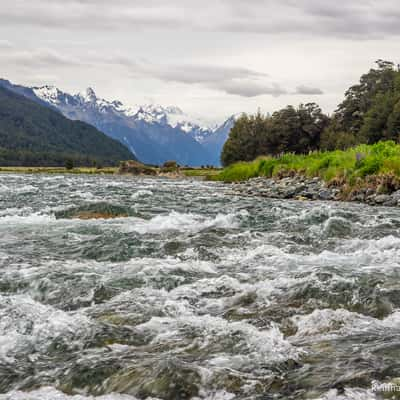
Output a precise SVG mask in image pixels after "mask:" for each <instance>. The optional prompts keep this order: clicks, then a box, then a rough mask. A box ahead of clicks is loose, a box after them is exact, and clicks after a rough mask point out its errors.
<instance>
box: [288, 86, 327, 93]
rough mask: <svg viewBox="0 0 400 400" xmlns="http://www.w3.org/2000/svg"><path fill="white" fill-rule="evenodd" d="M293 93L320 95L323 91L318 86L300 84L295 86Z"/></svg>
mask: <svg viewBox="0 0 400 400" xmlns="http://www.w3.org/2000/svg"><path fill="white" fill-rule="evenodd" d="M295 94H307V95H321V94H324V92H323V91H322V90H321V89H319V88H314V87H310V86H305V85H300V86H297V87H296V92H295Z"/></svg>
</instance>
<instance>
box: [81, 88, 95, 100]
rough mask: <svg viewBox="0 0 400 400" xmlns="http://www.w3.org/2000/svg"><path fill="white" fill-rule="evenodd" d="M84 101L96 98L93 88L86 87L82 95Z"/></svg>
mask: <svg viewBox="0 0 400 400" xmlns="http://www.w3.org/2000/svg"><path fill="white" fill-rule="evenodd" d="M82 97H83V98H84V99H85V101H87V102H94V101H96V100H97V96H96V92H95V91H94V90H93V88H91V87H88V88H87V89H86V91H85V94H84V95H83V96H82Z"/></svg>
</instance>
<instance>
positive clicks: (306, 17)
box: [0, 0, 400, 39]
mask: <svg viewBox="0 0 400 400" xmlns="http://www.w3.org/2000/svg"><path fill="white" fill-rule="evenodd" d="M3 1H4V2H5V4H2V7H1V10H0V24H1V25H15V24H24V25H25V24H31V25H35V26H40V27H44V28H49V27H51V28H52V29H60V28H64V29H70V28H74V29H79V30H81V31H86V30H99V29H105V28H113V29H125V30H127V29H128V30H132V32H135V30H137V29H147V30H149V29H152V30H154V29H158V30H159V29H170V30H176V29H189V30H197V31H226V32H235V33H260V34H270V35H272V34H273V35H277V34H296V35H314V36H315V35H316V36H323V37H325V36H336V37H344V38H346V37H349V38H358V39H366V38H381V37H382V38H383V37H385V36H386V35H399V34H400V16H399V13H398V12H396V9H398V3H397V1H396V0H380V1H379V2H376V1H368V0H351V1H347V2H323V1H321V0H296V1H295V0H281V1H278V0H253V1H251V2H243V0H240V1H239V0H218V1H213V2H210V6H209V7H207V6H204V3H203V4H200V3H199V2H198V1H197V0H196V1H195V0H171V1H169V2H168V4H166V2H165V1H164V0H149V1H144V0H134V1H128V0H114V1H113V2H110V1H105V0H71V1H69V2H68V3H67V2H65V1H61V0H51V1H50V0H30V1H29V2H26V1H23V0H12V1H11V0H3ZM388 16H389V18H390V23H387V19H388Z"/></svg>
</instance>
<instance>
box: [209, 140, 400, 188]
mask: <svg viewBox="0 0 400 400" xmlns="http://www.w3.org/2000/svg"><path fill="white" fill-rule="evenodd" d="M291 174H292V175H293V174H300V175H304V176H309V177H316V176H318V177H320V178H322V179H323V180H324V181H326V182H334V181H336V182H342V183H343V184H344V183H346V184H349V185H351V186H353V185H356V184H357V182H359V181H360V180H364V179H365V178H366V177H368V176H376V175H393V176H394V177H399V178H400V145H398V144H396V143H395V142H393V141H385V142H378V143H376V144H373V145H359V146H356V147H353V148H350V149H348V150H345V151H342V150H336V151H325V152H323V151H315V152H312V153H310V154H308V155H296V154H292V153H287V154H284V155H282V156H279V157H259V158H257V159H256V160H254V161H252V162H240V163H236V164H233V165H230V166H229V167H227V168H225V169H224V170H223V171H222V172H220V173H219V174H218V175H216V176H214V177H212V179H213V180H219V181H224V182H238V181H244V180H247V179H250V178H254V177H258V176H263V177H275V176H276V177H282V176H290V175H291Z"/></svg>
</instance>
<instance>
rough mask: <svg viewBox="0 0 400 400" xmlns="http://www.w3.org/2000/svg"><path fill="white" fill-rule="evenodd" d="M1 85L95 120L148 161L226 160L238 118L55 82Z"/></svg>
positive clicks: (77, 117) (69, 114)
mask: <svg viewBox="0 0 400 400" xmlns="http://www.w3.org/2000/svg"><path fill="white" fill-rule="evenodd" d="M0 86H2V87H5V88H6V89H8V90H11V91H13V92H14V93H17V94H20V95H23V96H25V97H27V98H29V99H30V100H33V101H35V102H36V103H38V104H40V105H44V106H46V107H48V108H51V109H53V110H56V111H58V112H60V113H61V114H63V115H64V116H65V117H67V118H69V119H71V120H80V121H83V122H86V123H88V124H90V125H93V126H94V127H96V128H97V129H98V130H100V131H101V132H103V133H105V134H106V135H107V136H109V137H111V138H113V139H116V140H118V141H119V142H121V143H122V144H124V145H125V146H126V147H127V148H128V149H129V150H130V152H131V153H132V155H133V157H132V158H137V159H139V160H140V161H142V162H144V163H147V164H156V165H158V164H162V163H164V162H165V161H167V160H176V161H177V162H178V163H179V164H181V165H190V166H201V165H216V166H218V165H220V154H221V150H222V147H223V145H224V143H225V141H226V140H227V138H228V135H229V131H230V129H231V128H232V126H233V124H234V121H235V117H234V116H231V117H230V118H228V119H227V120H226V121H225V122H224V123H223V124H221V125H220V126H214V127H209V126H207V125H206V124H204V123H201V122H199V121H196V120H193V119H191V118H190V117H188V116H187V115H186V114H185V113H184V112H183V111H182V110H181V109H179V108H177V107H162V106H158V105H145V106H132V107H130V106H126V105H124V104H122V103H121V102H119V101H107V100H104V99H101V98H99V97H97V95H96V93H95V92H94V90H93V89H91V88H88V89H87V90H86V92H85V93H83V94H75V95H71V94H68V93H66V92H63V91H61V90H60V89H58V88H56V87H54V86H42V87H32V88H29V87H24V86H18V85H14V84H12V83H11V82H9V81H7V80H0Z"/></svg>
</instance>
